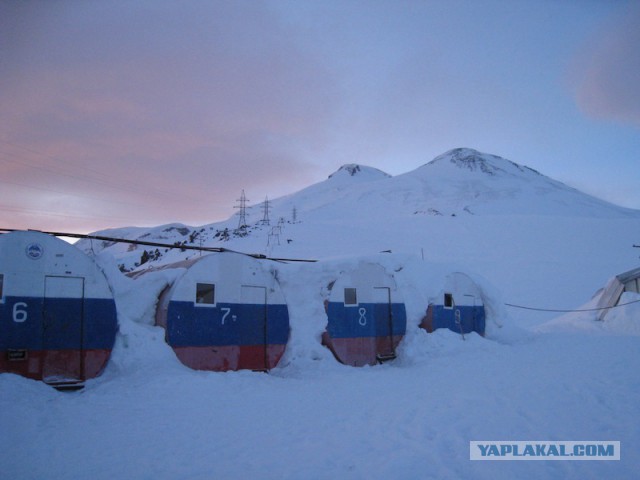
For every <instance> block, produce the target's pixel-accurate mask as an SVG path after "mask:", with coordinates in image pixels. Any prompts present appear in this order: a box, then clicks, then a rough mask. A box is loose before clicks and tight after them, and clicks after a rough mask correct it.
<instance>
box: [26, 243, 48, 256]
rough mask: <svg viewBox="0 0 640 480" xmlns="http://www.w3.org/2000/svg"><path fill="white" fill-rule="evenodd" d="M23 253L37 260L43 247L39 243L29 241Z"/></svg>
mask: <svg viewBox="0 0 640 480" xmlns="http://www.w3.org/2000/svg"><path fill="white" fill-rule="evenodd" d="M25 253H26V254H27V257H29V258H30V259H32V260H38V259H39V258H40V257H42V254H43V253H44V248H42V245H40V244H39V243H30V244H29V245H27V248H26V249H25Z"/></svg>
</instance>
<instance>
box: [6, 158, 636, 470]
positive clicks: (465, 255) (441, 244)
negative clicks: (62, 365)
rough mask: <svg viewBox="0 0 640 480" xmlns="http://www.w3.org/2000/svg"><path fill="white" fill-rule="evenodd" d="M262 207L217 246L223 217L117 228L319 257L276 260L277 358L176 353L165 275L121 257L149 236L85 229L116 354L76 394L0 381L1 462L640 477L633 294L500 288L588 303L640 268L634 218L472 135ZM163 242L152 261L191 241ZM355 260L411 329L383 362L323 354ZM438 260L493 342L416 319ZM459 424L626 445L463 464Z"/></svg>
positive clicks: (432, 289)
mask: <svg viewBox="0 0 640 480" xmlns="http://www.w3.org/2000/svg"><path fill="white" fill-rule="evenodd" d="M352 173H353V175H352ZM294 206H295V207H296V210H297V213H298V221H297V222H296V223H294V222H292V218H291V210H292V208H293V207H294ZM272 208H273V209H272V212H271V213H272V219H276V218H279V217H284V218H285V219H286V220H285V222H284V223H282V224H281V225H280V226H279V232H277V233H274V232H273V227H274V226H275V223H276V222H275V221H274V222H273V223H274V224H272V225H269V226H267V225H258V224H257V222H258V220H259V219H260V218H261V214H260V212H259V210H256V208H255V207H254V210H253V211H251V212H250V219H252V220H251V228H250V229H249V232H248V234H247V235H245V236H233V235H231V236H230V238H229V239H228V240H226V241H221V240H220V237H215V235H216V233H217V232H220V231H223V230H224V228H229V229H233V228H235V226H237V219H235V218H232V219H230V220H229V221H228V222H222V223H221V224H215V225H208V226H203V227H197V228H192V227H187V226H183V225H179V224H176V225H169V226H161V227H157V228H153V229H144V230H137V229H122V230H120V231H113V232H111V234H113V235H114V236H115V235H116V234H122V235H126V236H128V235H136V236H141V235H144V238H145V239H158V240H160V241H163V242H165V243H174V242H183V241H188V240H189V237H190V236H193V235H194V232H198V233H199V236H196V237H195V238H193V243H195V244H198V242H200V241H202V242H203V244H206V245H212V246H224V247H226V248H231V249H235V250H240V251H244V252H257V253H266V254H269V255H272V256H275V257H284V258H314V259H319V261H318V262H315V263H295V262H293V263H283V262H274V263H273V264H272V265H273V267H274V268H276V269H277V270H278V278H279V280H280V282H281V286H282V289H283V291H284V294H285V297H286V298H287V301H288V303H289V309H290V319H291V336H290V342H289V345H288V347H287V351H286V353H285V357H284V358H283V361H282V362H281V364H280V365H279V367H278V368H276V369H274V370H272V371H271V372H270V373H269V374H262V373H254V372H228V373H212V372H196V371H192V370H189V369H187V368H186V367H183V366H182V365H181V364H180V363H179V362H178V361H177V360H176V357H175V355H174V354H173V352H172V350H171V349H170V348H169V347H168V346H167V345H166V344H165V343H164V340H163V331H162V329H160V328H158V327H154V326H153V307H154V302H155V300H156V296H157V294H158V293H159V292H160V291H161V290H162V289H163V288H164V286H165V285H166V284H167V283H168V282H170V281H171V280H172V277H171V275H175V274H176V273H175V271H171V270H159V271H157V272H155V273H153V274H148V275H144V276H141V277H140V278H138V279H136V280H133V279H131V278H128V277H125V276H124V275H121V274H120V272H119V270H118V268H117V267H118V265H121V264H125V263H128V264H130V265H133V263H131V261H132V259H135V258H138V259H139V258H140V255H141V252H142V251H143V250H144V249H143V248H137V249H136V248H131V247H128V246H126V245H125V246H123V245H122V244H118V245H114V246H108V245H103V244H102V243H101V242H96V241H94V242H93V245H90V246H92V247H93V253H95V254H96V255H97V259H98V261H99V262H100V263H101V264H102V265H103V267H104V268H105V271H106V272H107V275H108V277H109V279H110V282H111V284H112V288H113V290H114V292H115V295H116V299H117V303H118V312H119V320H120V334H119V336H118V340H117V344H116V349H115V350H114V353H113V356H112V359H111V362H110V364H109V366H108V368H107V370H106V371H105V373H104V374H103V376H102V377H100V378H98V379H95V380H92V381H90V382H88V383H87V385H86V387H85V389H84V390H83V391H81V392H76V393H60V392H57V391H54V390H52V389H51V388H50V387H47V386H46V385H43V384H40V383H37V382H34V381H30V380H26V379H23V378H20V377H16V376H14V375H7V374H3V375H0V431H2V432H3V434H2V435H0V472H3V478H4V477H5V476H6V478H20V479H40V478H48V479H76V478H92V479H103V478H104V479H112V478H132V479H143V478H153V479H154V480H155V479H174V478H189V479H210V478H242V479H244V478H265V479H271V478H274V479H275V478H278V479H303V478H318V479H329V478H331V479H334V478H347V479H378V478H379V479H388V478H400V479H422V478H465V479H466V478H480V479H483V478H486V479H494V478H531V479H534V478H535V479H539V478H541V479H544V478H563V479H564V478H602V477H605V476H606V477H609V478H635V477H636V476H637V471H640V456H638V455H637V454H636V452H638V451H640V431H639V430H638V428H637V423H638V420H640V375H638V372H637V370H638V367H639V366H640V348H639V347H640V329H638V323H639V322H640V317H639V316H638V315H639V311H638V308H639V307H638V305H640V303H632V304H629V305H627V306H625V307H621V308H619V309H616V310H612V311H611V312H610V313H609V314H608V315H607V317H606V321H605V322H600V323H596V322H595V321H594V320H593V318H594V314H593V312H579V313H567V314H563V313H560V312H548V311H545V312H542V311H535V310H529V309H522V308H514V307H511V306H507V305H505V304H507V303H509V304H518V305H522V306H527V307H538V308H546V309H588V308H590V306H591V305H593V304H594V303H595V301H596V299H595V298H593V295H594V294H595V293H596V292H597V290H598V289H599V288H601V287H602V286H604V285H605V283H606V282H607V280H608V279H609V278H610V277H612V276H613V275H615V274H617V273H620V272H622V271H626V270H629V269H631V268H633V267H636V266H637V265H638V253H640V252H638V250H637V249H634V248H633V247H632V245H633V244H634V243H636V244H637V243H638V241H639V240H640V212H637V211H632V210H627V209H622V208H619V207H616V206H613V205H610V204H606V203H605V202H601V201H600V200H597V199H594V198H593V197H588V196H586V195H584V194H581V193H579V192H577V191H575V190H573V189H570V188H568V187H566V186H564V185H562V184H560V183H558V182H555V181H553V180H551V179H548V178H547V177H544V176H542V175H540V174H538V173H536V172H533V171H531V170H529V169H527V168H526V167H521V166H518V165H516V164H513V163H512V162H509V161H507V160H504V159H500V158H499V157H494V156H490V155H485V154H479V153H478V152H474V151H470V150H466V151H460V150H456V151H452V152H448V153H447V154H445V155H444V156H441V157H438V158H437V159H435V160H434V161H432V162H430V163H428V164H426V165H424V166H422V167H420V168H418V169H416V170H415V171H414V172H409V173H407V174H405V175H400V176H398V177H389V176H387V175H386V174H384V173H383V172H379V171H376V170H374V169H369V168H367V167H362V166H358V168H356V166H345V167H343V169H341V170H339V171H338V172H336V174H334V175H333V176H332V177H330V178H329V179H327V180H326V181H325V182H321V183H320V184H316V185H313V186H311V187H309V188H308V189H305V190H303V191H301V192H298V193H297V194H292V195H290V196H288V197H283V198H281V199H276V200H274V201H273V205H272ZM161 236H163V237H165V238H163V239H161ZM129 238H130V237H129ZM268 241H269V245H267V242H268ZM87 246H88V243H87V242H84V245H83V248H85V249H86V248H87ZM105 247H106V248H105ZM389 250H390V253H389V252H388V251H389ZM381 252H384V253H381ZM162 253H163V255H162V256H161V257H159V258H158V260H157V261H152V262H149V263H153V264H156V265H161V264H162V263H166V262H169V261H173V260H177V259H179V258H184V257H188V256H192V255H198V254H199V253H198V252H189V251H185V252H181V251H180V250H169V251H167V252H166V253H164V252H162ZM362 261H376V262H379V263H381V264H382V265H383V266H385V267H386V269H387V270H388V271H389V272H393V274H394V276H395V278H396V281H397V283H398V286H399V288H401V289H402V291H403V296H404V298H405V301H406V306H407V316H408V327H407V335H406V337H405V339H404V340H403V342H402V344H401V347H400V349H399V352H398V358H397V359H396V360H394V361H392V362H388V363H385V364H384V365H378V366H375V367H365V368H353V367H347V366H343V365H340V364H338V363H337V362H336V361H335V360H334V358H333V357H332V355H331V353H330V352H329V351H328V350H327V349H326V348H324V347H323V346H322V345H321V344H320V335H321V333H322V331H323V330H324V327H325V326H326V315H325V313H324V307H323V301H324V299H325V298H326V295H327V290H326V286H327V285H328V283H329V282H331V281H332V280H335V279H336V278H337V276H338V274H339V272H340V271H343V270H347V269H351V268H354V267H356V266H357V264H358V263H359V262H362ZM143 267H144V266H143ZM453 271H464V272H466V273H469V274H470V275H471V276H472V277H473V278H474V280H475V281H476V282H477V283H478V284H479V285H480V286H481V287H482V289H483V291H484V292H485V295H486V298H485V305H486V306H487V310H488V312H487V313H488V319H487V320H488V323H487V336H486V338H481V337H479V336H477V335H475V334H472V335H467V336H465V340H462V338H461V337H460V336H459V335H457V334H454V333H452V332H449V331H436V332H435V333H433V334H427V333H426V332H424V331H422V330H420V329H419V328H418V324H419V322H420V319H421V318H422V315H424V312H425V309H426V306H427V301H428V298H429V297H430V296H432V295H434V294H436V293H438V292H439V291H440V289H441V288H442V282H443V281H444V277H445V276H446V275H447V274H448V273H451V272H453ZM628 297H629V298H626V297H625V298H626V301H632V300H634V299H635V298H636V297H633V296H628ZM472 440H531V441H537V440H605V441H610V440H618V441H620V442H621V451H622V455H621V460H620V461H528V462H525V461H521V462H517V461H512V462H498V461H493V462H474V461H470V460H469V442H470V441H472Z"/></svg>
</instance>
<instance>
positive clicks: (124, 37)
mask: <svg viewBox="0 0 640 480" xmlns="http://www.w3.org/2000/svg"><path fill="white" fill-rule="evenodd" d="M638 45H640V3H639V2H637V1H624V0H606V1H605V0H600V1H598V0H580V1H578V0H575V1H571V0H553V1H552V0H530V1H526V0H512V1H509V2H504V1H502V0H500V1H492V0H433V1H432V0H423V1H402V0H401V1H392V0H387V1H376V0H370V1H356V0H340V1H332V0H323V1H298V0H295V1H285V0H278V1H241V0H234V1H222V0H220V1H196V0H188V1H180V2H179V1H163V0H153V1H138V2H129V1H119V0H110V1H91V0H90V1H80V0H73V1H72V0H59V1H55V2H46V1H30V0H25V1H21V2H15V1H4V0H0V112H1V115H0V189H1V190H0V191H1V192H2V194H1V195H0V228H31V229H39V230H47V231H58V232H77V233H87V232H91V231H96V230H101V229H105V228H110V227H123V226H132V225H135V226H155V225H160V224H165V223H171V222H181V223H185V224H188V225H192V226H198V225H204V224H208V223H212V222H215V221H221V220H224V219H227V218H228V217H230V216H232V215H234V214H235V213H237V211H238V210H237V209H234V207H235V206H238V199H239V198H240V195H241V192H242V190H244V191H245V192H246V197H247V199H248V200H249V205H253V204H259V203H261V202H263V201H264V199H265V197H268V198H269V199H274V198H277V197H280V196H282V195H285V194H289V193H294V192H296V191H298V190H300V189H302V188H304V187H306V186H309V185H310V184H313V183H316V182H320V181H322V180H324V179H326V178H327V177H328V176H329V175H330V174H331V173H333V172H334V171H335V170H337V169H338V168H339V167H340V166H341V165H343V164H348V163H358V164H362V165H367V166H371V167H375V168H378V169H381V170H383V171H385V172H387V173H389V174H392V175H398V174H401V173H406V172H409V171H411V170H414V169H416V168H418V167H420V166H421V165H424V164H425V163H428V162H429V161H431V160H432V159H433V158H435V157H436V156H438V155H440V154H442V153H444V152H446V151H448V150H450V149H452V148H458V147H469V148H475V149H477V150H480V151H482V152H485V153H491V154H495V155H500V156H502V157H505V158H507V159H509V160H512V161H514V162H517V163H519V164H521V165H526V166H529V167H531V168H534V169H536V170H538V171H539V172H540V173H543V174H545V175H547V176H550V177H552V178H554V179H556V180H560V181H562V182H564V183H567V184H568V185H570V186H573V187H575V188H578V189H580V190H582V191H584V192H586V193H589V194H592V195H595V196H598V197H600V198H603V199H605V200H608V201H610V202H613V203H616V204H618V205H622V206H626V207H630V208H636V209H640V189H639V188H638V187H639V186H640V161H639V160H640V48H638Z"/></svg>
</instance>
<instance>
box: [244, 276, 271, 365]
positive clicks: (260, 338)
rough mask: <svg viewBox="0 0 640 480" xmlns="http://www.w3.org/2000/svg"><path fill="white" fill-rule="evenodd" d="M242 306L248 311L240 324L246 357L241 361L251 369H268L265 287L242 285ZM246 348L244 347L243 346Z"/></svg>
mask: <svg viewBox="0 0 640 480" xmlns="http://www.w3.org/2000/svg"><path fill="white" fill-rule="evenodd" d="M240 300H241V303H242V308H244V309H246V312H247V313H248V315H247V317H248V318H246V319H245V321H244V322H243V326H242V332H243V333H242V337H243V338H242V339H241V342H240V343H241V345H246V346H247V347H248V348H247V354H246V355H243V356H244V357H245V359H246V362H245V361H241V363H243V364H245V365H246V366H245V367H243V368H248V369H251V370H268V369H269V368H270V366H269V362H268V358H267V288H266V287H254V286H247V285H242V291H241V298H240ZM245 348H246V347H245Z"/></svg>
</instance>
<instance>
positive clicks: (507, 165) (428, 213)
mask: <svg viewBox="0 0 640 480" xmlns="http://www.w3.org/2000/svg"><path fill="white" fill-rule="evenodd" d="M269 206H270V224H269V225H266V224H264V222H263V221H262V220H263V217H264V215H263V209H262V208H263V206H262V204H255V205H253V206H250V207H248V208H247V219H248V220H247V224H248V225H247V227H246V228H244V229H242V230H238V228H237V227H238V218H237V216H233V217H231V218H229V219H228V220H226V221H223V222H218V223H213V224H209V225H204V226H200V227H192V226H187V225H182V224H170V225H161V226H158V227H152V228H137V227H134V228H129V227H128V228H122V229H111V230H108V231H103V232H98V234H99V235H106V236H112V237H117V238H126V239H130V240H143V241H151V242H159V243H168V244H180V245H192V246H212V247H222V248H230V249H236V250H241V251H245V252H250V253H261V254H271V253H273V249H274V246H281V245H282V244H283V243H285V242H288V244H290V245H291V244H293V245H292V248H291V249H290V250H291V253H295V254H297V255H304V256H312V257H313V258H316V257H318V256H324V255H339V254H344V253H345V252H346V251H350V250H351V247H349V246H348V245H353V244H354V243H355V244H356V245H357V244H362V243H363V242H364V243H368V242H367V239H374V240H375V239H383V238H386V239H390V240H391V241H390V242H387V243H386V244H383V243H384V242H383V243H381V246H380V248H382V249H395V250H407V249H409V250H414V251H415V248H417V246H416V247H414V246H412V245H414V244H416V245H424V244H425V239H424V238H422V235H421V236H419V237H417V238H416V237H415V236H411V237H403V236H402V235H398V232H402V231H403V230H407V228H411V226H412V225H415V224H416V223H420V222H423V220H420V217H455V218H457V219H461V218H466V217H471V216H474V217H478V218H480V219H484V220H487V221H488V218H489V217H496V216H497V217H502V219H503V220H504V219H506V218H507V216H511V215H518V216H521V215H524V216H547V217H549V216H552V217H570V218H585V219H586V218H606V219H616V218H618V219H622V218H640V211H637V210H631V209H627V208H623V207H620V206H616V205H613V204H611V203H608V202H605V201H603V200H600V199H598V198H595V197H593V196H590V195H587V194H585V193H582V192H580V191H578V190H576V189H574V188H571V187H568V186H567V185H565V184H563V183H561V182H558V181H556V180H553V179H551V178H549V177H547V176H545V175H542V174H540V173H538V172H537V171H535V170H533V169H531V168H528V167H524V166H521V165H518V164H517V163H514V162H512V161H509V160H506V159H504V158H501V157H499V156H496V155H490V154H485V153H480V152H478V151H476V150H473V149H469V148H458V149H454V150H450V151H448V152H446V153H444V154H442V155H440V156H438V157H436V158H435V159H433V160H432V161H430V162H429V163H427V164H425V165H423V166H421V167H419V168H417V169H415V170H413V171H410V172H407V173H405V174H402V175H398V176H395V177H392V176H391V175H389V174H387V173H385V172H382V171H381V170H378V169H375V168H372V167H366V166H363V165H356V164H348V165H344V166H342V167H340V168H339V169H338V170H337V171H336V172H334V173H333V174H331V175H329V177H328V178H327V179H326V180H324V181H322V182H319V183H317V184H314V185H311V186H309V187H307V188H304V189H302V190H300V191H298V192H296V193H293V194H290V195H287V196H284V197H281V198H278V199H275V200H272V201H270V205H269ZM478 221H479V220H478V219H476V220H475V222H478ZM480 221H481V222H482V220H480ZM285 225H295V227H293V228H292V229H291V230H295V233H294V232H286V233H284V232H283V226H285ZM461 225H463V222H462V221H461V222H458V223H457V224H452V226H451V227H452V228H453V229H454V230H455V229H456V228H460V226H461ZM274 227H275V228H274ZM480 228H482V227H480ZM485 228H486V227H485ZM431 229H432V227H431V226H430V225H425V228H424V229H423V230H422V231H423V232H424V237H425V238H429V237H430V236H431V234H430V233H429V232H430V230H431ZM318 231H326V232H327V238H326V239H325V241H324V242H323V248H322V249H321V251H317V250H316V251H304V252H303V251H300V250H299V249H297V248H296V246H297V245H298V244H299V242H296V238H297V239H300V240H303V239H305V238H307V237H309V236H315V235H317V234H318V233H317V232H318ZM347 232H348V233H347ZM365 232H366V233H365ZM363 234H364V235H363ZM294 242H295V243H294ZM374 243H376V242H375V241H374ZM78 246H79V247H80V248H82V249H83V250H85V251H87V252H89V253H93V254H96V253H99V252H101V251H103V250H105V251H106V252H108V253H109V254H110V255H113V256H114V257H116V258H117V259H118V261H119V262H120V264H121V265H122V268H123V270H131V269H134V268H137V266H138V265H139V264H141V263H147V262H151V263H155V262H161V263H166V262H167V261H174V260H177V259H179V258H182V257H184V256H188V254H185V253H184V252H179V251H174V250H167V249H163V248H147V247H144V246H143V247H140V246H134V245H125V244H113V243H110V242H97V241H88V240H86V241H82V242H79V243H78ZM266 247H271V248H269V249H267V248H266ZM421 248H423V247H421ZM143 256H144V257H143ZM136 264H138V265H136Z"/></svg>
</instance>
